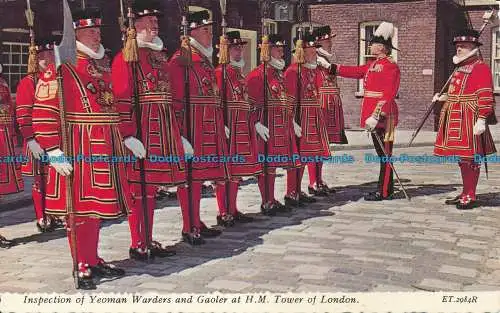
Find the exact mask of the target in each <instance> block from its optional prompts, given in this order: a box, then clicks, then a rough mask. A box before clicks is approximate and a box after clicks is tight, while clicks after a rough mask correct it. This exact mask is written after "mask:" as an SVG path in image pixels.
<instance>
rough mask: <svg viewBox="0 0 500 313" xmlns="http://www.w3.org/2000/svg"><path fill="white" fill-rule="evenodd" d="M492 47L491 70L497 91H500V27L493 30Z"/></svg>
mask: <svg viewBox="0 0 500 313" xmlns="http://www.w3.org/2000/svg"><path fill="white" fill-rule="evenodd" d="M492 45H493V46H492V49H491V65H492V66H491V71H492V73H491V74H492V75H493V87H494V89H495V92H500V28H499V27H497V28H496V29H495V30H494V31H493V38H492Z"/></svg>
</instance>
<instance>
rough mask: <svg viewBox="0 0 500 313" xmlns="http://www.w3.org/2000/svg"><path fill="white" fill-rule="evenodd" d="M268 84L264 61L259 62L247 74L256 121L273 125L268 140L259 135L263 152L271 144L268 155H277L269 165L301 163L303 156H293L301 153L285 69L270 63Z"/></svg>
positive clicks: (278, 165) (262, 152)
mask: <svg viewBox="0 0 500 313" xmlns="http://www.w3.org/2000/svg"><path fill="white" fill-rule="evenodd" d="M266 76H267V86H265V88H264V64H261V65H259V66H258V67H256V68H255V69H254V70H253V71H251V72H250V73H249V74H248V76H247V86H248V95H249V98H250V104H251V105H252V107H253V111H254V114H253V115H254V122H261V123H262V124H263V125H264V126H266V127H267V128H269V139H268V141H267V143H266V142H265V141H264V140H263V139H262V138H260V136H259V138H258V144H259V153H260V154H262V155H264V145H266V144H267V146H268V156H269V157H273V158H274V160H273V161H272V162H268V163H267V165H268V166H269V168H270V169H272V168H276V167H282V168H291V167H296V166H299V165H300V160H295V161H293V160H292V158H293V157H294V156H296V155H297V154H298V150H297V144H296V140H295V132H294V130H293V112H292V108H291V107H290V106H289V105H288V102H287V98H286V97H287V95H286V89H285V82H284V74H283V71H281V70H278V69H276V68H274V67H272V66H270V65H268V66H267V69H266ZM264 91H266V92H267V95H268V98H267V100H268V101H267V120H265V119H264Z"/></svg>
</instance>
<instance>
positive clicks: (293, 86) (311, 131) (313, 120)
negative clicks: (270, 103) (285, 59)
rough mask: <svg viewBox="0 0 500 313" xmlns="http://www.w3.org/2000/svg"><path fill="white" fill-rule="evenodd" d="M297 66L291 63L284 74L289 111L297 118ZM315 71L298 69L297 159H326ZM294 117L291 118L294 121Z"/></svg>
mask: <svg viewBox="0 0 500 313" xmlns="http://www.w3.org/2000/svg"><path fill="white" fill-rule="evenodd" d="M297 71H298V65H297V63H294V64H292V65H290V67H288V69H287V70H286V71H285V88H286V92H287V95H288V101H289V105H290V106H291V107H292V108H293V109H292V111H293V112H295V114H298V113H299V112H297V110H298V109H299V107H298V101H297V97H298V96H299V94H298V90H297V88H298V86H297V84H298V83H297V78H298V73H297ZM318 81H319V69H318V68H316V69H309V68H307V67H305V66H302V68H301V87H300V89H301V93H300V123H299V125H300V127H301V128H302V136H301V137H300V146H299V153H300V156H301V157H303V156H312V157H316V156H318V157H319V156H325V157H328V156H330V150H329V146H328V134H327V131H326V121H325V118H324V116H323V111H322V109H321V103H320V99H319V92H318ZM294 116H295V115H293V116H292V118H294Z"/></svg>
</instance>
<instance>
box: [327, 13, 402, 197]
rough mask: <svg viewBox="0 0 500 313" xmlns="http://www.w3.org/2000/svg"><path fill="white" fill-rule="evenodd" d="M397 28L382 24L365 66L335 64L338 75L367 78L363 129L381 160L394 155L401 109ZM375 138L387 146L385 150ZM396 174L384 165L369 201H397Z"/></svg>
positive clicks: (362, 113)
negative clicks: (394, 52)
mask: <svg viewBox="0 0 500 313" xmlns="http://www.w3.org/2000/svg"><path fill="white" fill-rule="evenodd" d="M393 33H394V26H393V25H392V24H391V23H387V22H382V23H381V24H380V25H379V27H378V28H377V30H376V31H375V33H374V36H373V37H372V39H371V44H370V54H372V55H374V56H375V60H373V61H370V62H369V63H367V64H365V65H361V66H345V65H336V64H332V66H331V68H330V70H331V73H332V74H334V75H338V76H342V77H349V78H356V79H361V78H364V82H363V86H364V90H365V92H364V98H363V102H362V105H361V127H362V128H366V129H368V130H369V131H371V132H372V139H373V144H374V146H375V150H376V151H377V154H378V156H379V157H383V156H384V150H385V152H386V153H387V156H391V155H392V145H393V142H394V129H395V127H396V126H397V123H398V106H397V104H396V101H395V98H396V95H397V93H398V89H399V81H400V71H399V67H398V65H397V64H396V63H395V62H394V60H393V59H392V58H391V57H390V53H391V51H392V49H396V48H395V47H394V46H393V45H392V37H393ZM375 136H378V137H379V139H380V142H382V143H383V144H384V147H381V146H380V144H379V141H378V140H377V139H376V137H375ZM393 193H394V182H393V172H392V169H391V167H390V164H389V163H388V162H381V163H380V175H379V181H378V191H376V192H371V193H369V194H367V195H365V197H364V198H365V200H366V201H380V200H390V199H392V198H393Z"/></svg>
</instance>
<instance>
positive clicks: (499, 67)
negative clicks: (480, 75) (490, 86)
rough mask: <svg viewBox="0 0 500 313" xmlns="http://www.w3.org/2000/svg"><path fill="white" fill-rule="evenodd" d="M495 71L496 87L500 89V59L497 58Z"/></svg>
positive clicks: (494, 66) (494, 65)
mask: <svg viewBox="0 0 500 313" xmlns="http://www.w3.org/2000/svg"><path fill="white" fill-rule="evenodd" d="M493 72H494V77H493V80H494V82H495V89H500V60H495V63H494V64H493Z"/></svg>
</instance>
